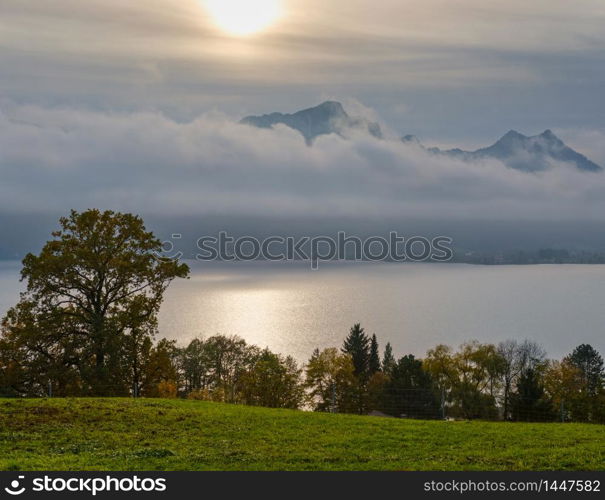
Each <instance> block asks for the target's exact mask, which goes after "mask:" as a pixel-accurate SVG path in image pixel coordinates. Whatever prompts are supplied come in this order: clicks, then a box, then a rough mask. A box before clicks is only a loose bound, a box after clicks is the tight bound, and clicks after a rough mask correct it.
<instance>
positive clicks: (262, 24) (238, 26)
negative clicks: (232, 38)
mask: <svg viewBox="0 0 605 500" xmlns="http://www.w3.org/2000/svg"><path fill="white" fill-rule="evenodd" d="M203 3H204V5H205V7H206V8H207V9H208V12H209V13H210V15H211V16H212V18H213V20H214V23H215V24H216V25H217V26H218V27H219V28H220V29H222V30H223V31H226V32H227V33H229V34H231V35H238V36H244V35H251V34H253V33H257V32H259V31H262V30H263V29H265V28H267V27H269V26H270V25H271V24H273V23H274V22H275V21H276V20H277V19H278V18H279V17H280V16H281V14H282V1H281V0H204V2H203Z"/></svg>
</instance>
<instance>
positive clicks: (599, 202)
mask: <svg viewBox="0 0 605 500" xmlns="http://www.w3.org/2000/svg"><path fill="white" fill-rule="evenodd" d="M2 109H3V110H2V112H0V171H1V172H2V183H1V184H0V211H1V212H2V213H5V214H7V213H8V214H20V213H28V214H32V213H34V214H35V213H49V212H57V213H63V212H65V211H66V210H68V209H69V208H78V209H84V208H87V207H100V208H111V209H115V210H126V211H133V212H137V213H144V214H156V215H167V216H190V215H191V216H208V215H221V216H223V215H229V216H240V215H241V216H244V215H245V216H266V217H271V216H275V215H280V216H282V217H290V216H291V217H298V218H301V217H302V218H304V217H309V218H311V217H322V216H330V217H334V216H346V217H350V218H355V217H359V218H381V217H393V216H395V217H413V218H427V219H434V220H435V219H436V220H449V219H452V220H465V219H473V220H476V219H485V220H513V221H514V220H523V221H540V220H590V221H604V220H605V196H604V195H605V175H602V174H591V173H582V172H577V171H575V170H573V169H572V168H569V167H568V166H566V165H557V166H555V167H554V168H552V169H551V170H549V171H547V172H539V173H536V174H528V173H523V172H518V171H515V170H513V169H510V168H507V167H505V166H504V165H503V164H501V163H499V162H497V161H486V162H481V163H465V162H462V161H457V160H453V159H451V158H443V157H438V156H435V155H431V154H427V153H426V152H425V151H423V150H422V149H420V148H418V147H416V146H414V145H410V144H403V143H401V142H400V141H398V140H396V139H387V140H377V139H374V138H372V137H368V136H366V135H361V134H360V135H354V136H353V137H351V138H350V139H349V140H344V139H342V138H340V137H338V136H336V135H330V136H322V137H320V138H318V139H317V140H316V141H315V143H314V145H313V147H308V146H306V145H305V142H304V140H303V138H302V136H301V135H300V134H299V133H298V132H295V131H293V130H291V129H289V128H287V127H281V126H278V127H276V128H275V129H274V130H261V129H255V128H253V127H249V126H245V125H240V124H238V123H237V122H236V121H235V120H234V119H232V117H229V116H226V115H224V114H220V113H217V112H212V113H207V114H204V115H201V116H200V117H198V118H197V119H195V120H193V121H189V122H177V121H175V120H173V119H171V118H168V117H166V116H165V115H163V114H161V113H151V112H132V113H105V112H98V111H90V110H81V109H80V110H79V109H67V108H62V109H50V108H43V107H38V106H31V105H27V106H20V105H15V104H10V103H5V105H4V106H3V108H2ZM567 134H568V135H569V136H570V137H571V136H572V133H571V131H568V132H567ZM598 134H603V132H602V131H601V132H599V131H592V132H587V131H579V132H577V134H576V135H575V136H573V138H574V140H575V143H572V145H575V144H576V143H578V142H581V141H580V138H584V140H586V139H585V138H586V137H597V136H598ZM601 137H602V135H601ZM562 138H563V139H564V140H565V139H566V138H567V136H566V135H563V136H562ZM587 142H588V141H587ZM595 160H599V158H595Z"/></svg>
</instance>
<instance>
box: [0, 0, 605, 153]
mask: <svg viewBox="0 0 605 500" xmlns="http://www.w3.org/2000/svg"><path fill="white" fill-rule="evenodd" d="M283 5H284V15H283V17H282V18H281V19H280V20H279V21H278V22H276V23H275V24H274V25H272V26H271V27H270V28H269V29H267V30H265V31H263V32H261V33H259V34H256V35H254V36H250V37H245V38H238V37H233V36H229V35H227V34H226V33H224V32H222V31H221V30H220V29H217V27H216V26H215V25H214V24H213V22H212V19H211V18H210V17H209V15H208V12H207V11H206V10H205V8H204V4H203V1H202V0H176V1H175V0H147V1H145V2H141V1H133V0H86V1H82V0H52V1H44V2H42V1H40V0H2V2H0V65H1V66H0V67H2V71H1V72H0V95H1V97H2V98H3V99H7V100H11V101H15V102H19V103H36V104H40V105H43V106H56V105H63V106H65V105H69V106H72V107H76V108H80V107H85V108H92V109H102V110H120V111H124V110H127V109H129V110H138V111H141V110H143V111H149V110H159V111H162V112H164V113H167V114H169V115H170V116H172V117H174V118H176V119H179V120H182V119H191V118H193V117H196V116H198V115H199V114H201V113H203V112H204V111H207V110H211V109H219V110H221V111H223V112H226V113H228V114H230V115H232V116H233V117H240V116H243V115H246V114H250V113H260V112H268V111H273V110H279V111H294V110H296V109H300V108H302V107H308V106H311V105H314V104H316V103H318V102H319V101H321V100H323V99H326V98H332V99H338V100H342V99H345V98H354V99H357V100H359V101H361V102H362V103H364V104H365V105H366V106H368V107H370V108H372V109H374V110H376V112H377V113H378V114H379V115H380V116H381V117H382V119H383V120H384V121H385V122H387V123H388V124H389V125H390V126H392V127H393V128H394V129H395V130H397V131H398V132H400V133H406V134H407V133H413V134H416V135H419V136H420V137H422V138H423V139H424V140H425V141H426V142H434V143H438V144H442V145H447V144H457V145H461V146H466V147H472V146H476V145H483V144H485V143H486V142H489V141H490V140H494V139H496V138H497V137H499V136H500V135H502V134H503V133H504V132H506V131H507V130H509V129H511V128H514V129H518V130H520V131H522V132H525V133H527V134H534V133H538V132H541V131H542V130H544V129H546V128H553V129H555V128H556V129H578V128H582V129H590V130H593V129H602V128H603V127H604V126H605V125H604V123H603V116H605V99H603V95H602V89H603V88H604V87H605V64H604V63H605V29H604V28H603V26H605V2H603V1H602V0H576V1H573V2H570V1H569V0H532V1H531V2H528V1H527V0H506V1H503V0H457V1H452V0H422V1H419V0H418V1H416V0H414V1H413V0H380V1H370V0H330V1H325V0H283Z"/></svg>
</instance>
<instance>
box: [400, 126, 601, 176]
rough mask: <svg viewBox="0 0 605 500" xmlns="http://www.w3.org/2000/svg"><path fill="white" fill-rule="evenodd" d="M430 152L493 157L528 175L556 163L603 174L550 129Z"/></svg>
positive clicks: (511, 133) (467, 158)
mask: <svg viewBox="0 0 605 500" xmlns="http://www.w3.org/2000/svg"><path fill="white" fill-rule="evenodd" d="M402 141H403V142H406V143H410V142H412V141H418V140H417V139H416V138H415V137H414V136H405V137H403V138H402ZM428 151H430V152H432V153H435V154H441V155H446V156H450V157H453V158H459V159H462V160H465V161H474V160H481V159H489V158H494V159H497V160H500V161H502V162H503V163H504V164H506V165H507V166H509V167H511V168H514V169H517V170H523V171H525V172H537V171H540V170H546V169H548V168H550V167H551V166H552V165H553V163H558V162H562V163H569V164H571V165H573V166H575V167H576V168H577V169H578V170H583V171H587V172H600V171H602V170H603V168H602V167H600V166H599V165H597V164H596V163H594V162H592V161H591V160H589V159H588V158H586V156H584V155H583V154H581V153H578V152H577V151H574V150H573V149H571V148H570V147H568V146H567V145H565V143H564V142H563V141H562V140H561V139H559V138H558V137H557V136H556V135H555V134H553V133H552V131H551V130H546V131H544V132H543V133H542V134H540V135H535V136H531V137H528V136H526V135H523V134H520V133H519V132H516V131H515V130H511V131H509V132H507V133H506V134H505V135H504V136H503V137H502V138H501V139H500V140H499V141H497V142H496V143H495V144H493V145H491V146H489V147H486V148H482V149H478V150H476V151H464V150H462V149H449V150H441V149H439V148H429V149H428Z"/></svg>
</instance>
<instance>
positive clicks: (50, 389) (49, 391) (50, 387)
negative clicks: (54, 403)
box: [48, 380, 53, 398]
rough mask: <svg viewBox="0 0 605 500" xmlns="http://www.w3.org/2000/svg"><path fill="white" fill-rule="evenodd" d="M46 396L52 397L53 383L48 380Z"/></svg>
mask: <svg viewBox="0 0 605 500" xmlns="http://www.w3.org/2000/svg"><path fill="white" fill-rule="evenodd" d="M48 397H49V398H52V397H53V383H52V382H51V381H50V380H49V381H48Z"/></svg>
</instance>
